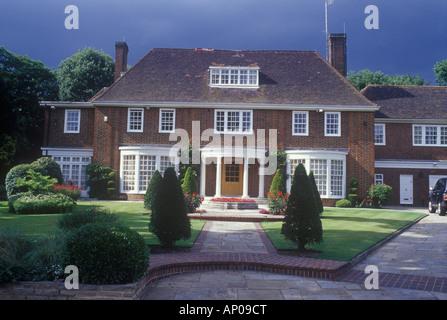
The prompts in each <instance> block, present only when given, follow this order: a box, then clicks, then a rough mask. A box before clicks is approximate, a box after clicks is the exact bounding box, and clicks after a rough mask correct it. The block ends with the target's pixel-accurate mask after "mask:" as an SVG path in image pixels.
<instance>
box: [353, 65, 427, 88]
mask: <svg viewBox="0 0 447 320" xmlns="http://www.w3.org/2000/svg"><path fill="white" fill-rule="evenodd" d="M347 80H348V81H349V82H350V83H351V84H352V85H353V86H354V87H356V88H357V90H362V89H364V88H366V87H367V86H368V85H370V84H377V85H408V86H424V85H428V84H429V82H425V80H424V79H423V78H421V77H420V76H419V75H416V76H412V75H410V74H407V75H398V74H396V75H394V76H390V75H387V74H384V73H382V72H381V71H376V72H371V71H369V70H368V69H365V70H361V71H359V72H357V73H355V72H354V71H349V73H348V76H347Z"/></svg>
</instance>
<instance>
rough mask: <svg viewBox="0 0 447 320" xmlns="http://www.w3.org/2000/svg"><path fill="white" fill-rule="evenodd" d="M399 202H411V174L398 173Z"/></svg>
mask: <svg viewBox="0 0 447 320" xmlns="http://www.w3.org/2000/svg"><path fill="white" fill-rule="evenodd" d="M400 203H401V204H413V175H411V174H401V175H400Z"/></svg>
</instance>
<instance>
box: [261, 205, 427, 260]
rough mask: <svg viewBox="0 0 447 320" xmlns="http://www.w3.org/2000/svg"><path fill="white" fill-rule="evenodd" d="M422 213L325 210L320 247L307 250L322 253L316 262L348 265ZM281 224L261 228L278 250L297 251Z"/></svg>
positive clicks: (342, 209) (346, 209)
mask: <svg viewBox="0 0 447 320" xmlns="http://www.w3.org/2000/svg"><path fill="white" fill-rule="evenodd" d="M423 215H425V214H423V213H417V212H408V211H391V210H380V209H351V208H325V211H324V213H323V214H322V219H321V222H322V225H323V243H322V244H320V245H310V246H308V247H307V249H311V250H317V251H321V253H320V254H318V255H317V256H316V258H320V259H330V260H340V261H348V260H351V259H353V258H355V257H356V256H357V255H358V254H360V253H362V252H363V251H365V250H366V249H368V248H370V247H371V246H373V245H375V244H377V243H378V242H380V241H381V240H383V239H385V238H386V237H387V236H389V235H390V234H392V233H394V232H395V231H397V230H399V229H401V228H403V227H404V226H406V225H408V224H409V223H411V222H412V221H414V220H415V219H417V218H419V217H421V216H423ZM281 226H282V222H263V223H262V227H263V228H264V230H265V232H266V233H267V235H268V237H269V238H270V241H271V242H272V243H273V245H274V246H275V248H276V249H277V250H290V249H296V244H294V243H292V242H291V241H289V240H287V239H285V238H284V236H283V235H282V234H281Z"/></svg>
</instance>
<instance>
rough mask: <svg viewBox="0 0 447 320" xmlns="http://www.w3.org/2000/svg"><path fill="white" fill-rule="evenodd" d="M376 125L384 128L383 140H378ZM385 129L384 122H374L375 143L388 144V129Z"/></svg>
mask: <svg viewBox="0 0 447 320" xmlns="http://www.w3.org/2000/svg"><path fill="white" fill-rule="evenodd" d="M376 127H377V128H379V127H380V128H382V141H381V142H380V141H379V142H378V141H377V140H378V139H377V137H378V134H377V131H376ZM385 130H386V127H385V124H384V123H375V124H374V145H376V146H385V145H386V131H385Z"/></svg>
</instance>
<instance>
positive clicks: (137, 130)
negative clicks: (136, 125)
mask: <svg viewBox="0 0 447 320" xmlns="http://www.w3.org/2000/svg"><path fill="white" fill-rule="evenodd" d="M132 112H141V123H140V126H141V129H133V128H131V125H133V124H131V122H130V120H131V113H132ZM143 130H144V108H128V109H127V132H143Z"/></svg>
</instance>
